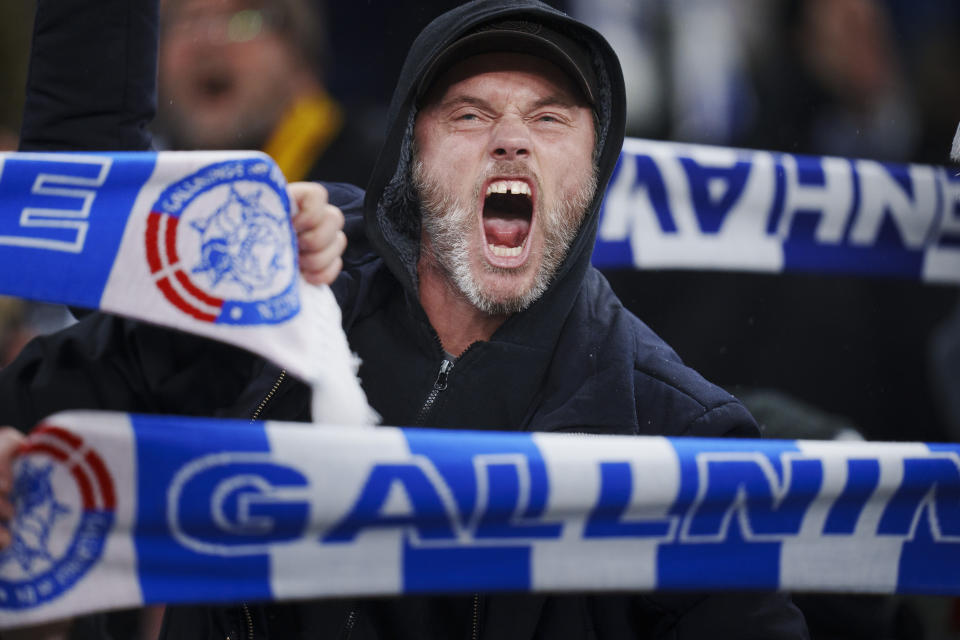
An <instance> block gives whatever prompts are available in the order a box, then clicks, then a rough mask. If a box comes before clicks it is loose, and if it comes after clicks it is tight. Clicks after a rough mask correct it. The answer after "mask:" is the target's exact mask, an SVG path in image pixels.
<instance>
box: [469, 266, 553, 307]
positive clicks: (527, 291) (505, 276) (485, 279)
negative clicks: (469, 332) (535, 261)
mask: <svg viewBox="0 0 960 640" xmlns="http://www.w3.org/2000/svg"><path fill="white" fill-rule="evenodd" d="M534 287H535V282H534V277H533V275H532V274H530V273H529V270H528V269H516V270H514V269H499V268H498V269H496V271H495V272H490V271H486V272H485V273H484V274H483V275H482V276H481V277H480V278H479V279H477V280H476V281H475V295H474V296H471V297H472V298H475V299H473V300H471V302H472V303H473V305H474V306H475V307H476V308H477V309H478V310H480V311H482V312H483V313H487V314H489V315H510V314H512V313H518V312H520V311H523V310H524V309H526V308H527V307H529V306H530V304H531V303H532V302H533V300H534V299H536V297H538V296H535V295H532V294H531V292H532V291H533V289H534Z"/></svg>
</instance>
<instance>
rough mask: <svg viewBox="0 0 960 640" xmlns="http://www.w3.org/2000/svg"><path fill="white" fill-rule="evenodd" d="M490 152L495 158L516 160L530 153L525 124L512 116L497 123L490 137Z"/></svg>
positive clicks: (528, 137)
mask: <svg viewBox="0 0 960 640" xmlns="http://www.w3.org/2000/svg"><path fill="white" fill-rule="evenodd" d="M490 152H491V155H493V157H494V158H496V159H497V160H516V159H519V158H525V157H527V156H528V155H530V135H529V131H528V130H527V127H526V125H525V124H524V123H523V122H521V121H518V120H515V119H512V118H511V119H509V120H504V121H501V122H499V123H497V125H496V127H494V130H493V135H492V136H491V139H490Z"/></svg>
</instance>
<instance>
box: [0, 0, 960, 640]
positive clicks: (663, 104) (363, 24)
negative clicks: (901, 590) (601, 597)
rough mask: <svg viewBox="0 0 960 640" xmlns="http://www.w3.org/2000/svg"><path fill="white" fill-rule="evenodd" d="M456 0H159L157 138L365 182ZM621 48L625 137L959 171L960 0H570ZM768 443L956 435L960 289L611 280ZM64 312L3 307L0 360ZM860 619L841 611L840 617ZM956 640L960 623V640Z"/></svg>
mask: <svg viewBox="0 0 960 640" xmlns="http://www.w3.org/2000/svg"><path fill="white" fill-rule="evenodd" d="M455 4H458V3H457V2H452V1H450V0H447V1H443V0H419V1H418V2H416V3H406V2H395V1H389V0H362V1H358V2H342V1H340V2H332V1H331V2H327V3H325V4H324V3H323V2H322V0H163V4H162V14H163V15H162V27H161V41H160V44H161V50H160V69H159V71H160V76H159V79H160V84H159V87H160V95H159V112H158V117H157V120H156V122H155V135H156V139H157V141H158V147H160V148H172V149H219V148H259V149H263V150H264V151H266V152H267V153H269V154H271V155H272V156H273V157H274V158H275V159H276V160H277V162H278V163H279V164H280V166H281V168H283V170H284V172H285V173H286V175H287V177H288V179H290V180H300V179H322V180H331V181H346V182H353V183H357V184H360V185H363V184H365V182H366V176H367V174H368V172H369V171H370V168H371V167H372V165H373V162H374V161H375V159H376V153H377V149H378V146H379V143H380V140H381V138H382V135H383V122H384V120H385V112H386V108H387V103H388V101H389V99H390V94H391V92H392V90H393V84H394V82H395V79H396V77H397V76H398V74H399V70H400V66H401V64H402V62H403V58H404V56H405V53H406V50H407V48H408V47H409V45H410V42H411V41H412V40H413V38H414V37H415V35H416V33H417V32H418V31H419V30H420V28H422V27H423V26H425V25H426V24H427V23H428V22H429V21H430V20H431V19H432V18H433V17H434V16H435V15H437V14H438V13H440V12H441V11H443V10H445V9H447V8H449V7H451V6H454V5H455ZM551 4H553V5H554V6H556V7H558V8H561V9H563V10H565V11H567V12H568V13H571V14H573V15H575V16H577V17H579V18H580V19H582V20H583V21H585V22H587V23H588V24H591V25H592V26H594V27H595V28H596V29H597V30H599V31H600V32H601V33H603V34H604V35H605V36H606V37H607V39H608V40H609V41H610V42H611V44H612V45H613V46H614V48H615V49H616V50H617V52H618V53H619V55H620V58H621V62H622V64H623V68H624V74H625V79H626V84H627V92H628V107H629V120H628V135H631V136H636V137H645V138H654V139H663V140H676V141H687V142H700V143H708V144H719V145H725V146H736V147H749V148H758V149H770V150H779V151H787V152H793V153H810V154H818V155H820V154H823V155H842V156H850V157H862V158H871V159H876V160H882V161H890V162H919V163H929V164H946V163H948V162H949V158H948V155H949V151H950V146H951V141H952V139H953V137H954V132H955V131H956V129H957V125H958V122H960V64H958V61H960V1H958V0H563V1H560V0H557V1H554V2H551ZM33 9H34V3H33V1H32V0H14V1H12V2H0V150H14V149H15V148H16V145H17V131H18V127H19V120H20V111H21V108H22V101H23V87H24V83H25V78H26V74H27V62H28V53H29V44H30V32H31V28H32V22H33ZM607 276H608V277H609V278H610V280H611V282H612V283H613V284H614V287H615V288H616V290H617V292H618V294H619V295H620V297H621V299H623V300H624V302H625V304H627V306H628V307H630V308H631V309H632V310H633V311H634V312H636V313H637V314H638V315H639V316H640V317H641V318H643V319H644V320H645V321H646V322H647V323H648V324H650V325H651V326H652V327H653V328H654V329H655V330H656V331H657V332H658V333H660V334H661V335H662V336H663V337H664V338H665V339H666V340H667V342H668V343H670V344H672V345H673V346H674V347H675V348H676V349H677V351H678V352H679V353H680V355H681V357H683V358H684V360H685V361H686V362H687V363H688V364H690V365H691V366H693V367H694V368H696V369H698V370H699V371H701V372H702V373H703V374H704V375H705V376H706V377H707V378H708V379H711V380H713V381H715V382H718V383H720V384H723V385H726V386H727V387H728V388H729V389H730V390H731V391H733V392H734V393H736V394H738V395H739V396H741V397H742V398H743V399H744V400H745V401H746V402H747V403H748V405H749V406H750V408H751V410H752V411H753V412H754V413H755V415H756V416H757V417H758V419H759V421H760V422H761V423H762V425H763V426H764V428H765V430H766V432H767V434H768V435H770V436H774V437H776V436H779V437H790V438H792V437H808V438H834V437H863V438H867V439H881V440H923V441H940V440H960V370H958V368H957V362H958V360H960V355H958V354H960V306H958V305H957V302H958V295H957V293H958V292H957V288H956V287H951V286H933V285H922V284H917V283H913V282H905V281H899V280H891V279H883V280H881V279H869V278H855V277H841V276H824V275H816V276H814V275H809V276H807V275H760V274H738V273H720V272H717V273H694V272H668V271H646V272H635V271H619V272H610V273H608V274H607ZM65 322H69V316H68V315H67V314H65V312H63V311H61V310H59V309H57V308H51V307H47V306H44V305H35V304H28V303H25V302H23V301H20V300H14V299H3V300H0V366H2V365H3V363H5V362H7V361H9V359H11V358H12V357H14V356H15V354H16V353H17V351H18V350H19V348H20V347H21V346H22V345H23V344H24V342H25V341H26V340H27V339H29V338H30V337H31V336H33V335H35V334H38V333H43V332H46V331H49V330H52V329H54V328H57V327H59V326H62V325H63V323H65ZM835 602H836V600H830V601H828V602H826V603H823V602H821V603H812V604H809V606H808V607H807V608H806V609H805V610H806V611H807V614H808V617H809V618H810V619H811V626H812V627H813V628H814V630H815V634H814V637H815V638H818V639H823V638H871V639H877V638H881V639H882V638H911V639H917V638H925V637H929V638H939V637H960V607H958V606H956V602H955V601H949V600H943V601H936V602H934V601H930V600H927V601H917V602H913V603H908V604H909V605H910V606H905V605H904V603H903V602H902V601H891V600H890V599H870V598H864V599H847V600H844V601H843V602H842V607H843V608H842V609H839V610H835V609H832V608H831V607H834V606H840V605H835V604H834V603H835ZM842 621H845V623H844V624H841V622H842ZM951 633H952V634H956V635H950V634H951Z"/></svg>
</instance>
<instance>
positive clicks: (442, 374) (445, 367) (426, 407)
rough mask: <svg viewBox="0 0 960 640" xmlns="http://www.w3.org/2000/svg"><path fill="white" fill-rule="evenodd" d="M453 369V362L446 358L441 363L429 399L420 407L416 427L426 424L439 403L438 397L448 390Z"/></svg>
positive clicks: (415, 422)
mask: <svg viewBox="0 0 960 640" xmlns="http://www.w3.org/2000/svg"><path fill="white" fill-rule="evenodd" d="M452 369H453V362H451V361H450V360H447V359H446V358H444V359H443V362H441V363H440V371H439V372H438V373H437V379H436V380H435V381H434V383H433V388H432V389H430V393H428V394H427V399H426V400H424V402H423V406H422V407H420V411H419V412H418V413H417V419H416V420H415V421H414V424H415V425H417V426H423V424H424V422H426V420H427V415H428V414H429V413H430V409H432V408H433V405H434V404H435V403H436V402H437V396H439V395H440V392H441V391H443V390H445V389H446V388H447V378H448V377H449V376H450V371H451V370H452Z"/></svg>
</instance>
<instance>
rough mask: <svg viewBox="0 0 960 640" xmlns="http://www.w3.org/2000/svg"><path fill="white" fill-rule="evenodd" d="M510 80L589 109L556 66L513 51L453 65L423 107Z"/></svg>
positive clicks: (581, 94) (474, 57)
mask: <svg viewBox="0 0 960 640" xmlns="http://www.w3.org/2000/svg"><path fill="white" fill-rule="evenodd" d="M509 80H514V81H523V82H526V83H529V86H530V88H531V89H532V90H533V89H537V88H539V87H542V88H544V89H545V90H547V91H548V92H549V94H550V98H551V101H552V102H554V103H560V104H564V105H567V106H583V107H589V106H590V105H589V103H588V102H587V98H586V96H584V95H583V92H582V91H581V90H580V89H579V88H578V87H577V85H576V83H575V81H574V80H573V79H572V78H570V76H569V75H567V74H566V73H564V72H563V71H562V70H561V69H560V68H559V67H557V66H556V65H555V64H553V63H552V62H550V61H549V60H545V59H543V58H540V57H537V56H533V55H529V54H523V53H512V52H500V53H485V54H480V55H476V56H471V57H469V58H466V59H465V60H461V61H460V62H457V63H455V64H453V65H452V66H451V67H450V68H449V69H447V70H446V71H445V72H444V73H443V74H441V75H440V76H439V77H438V78H437V79H436V80H435V82H434V83H433V85H432V86H431V87H429V88H428V90H427V91H426V94H425V95H424V105H431V104H438V103H441V102H446V101H449V100H457V99H458V98H460V97H461V96H460V95H459V94H460V93H462V92H463V91H464V90H468V88H469V87H477V86H479V85H481V84H483V85H484V86H486V87H496V86H497V85H498V84H500V83H503V84H506V83H507V82H508V81H509Z"/></svg>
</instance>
